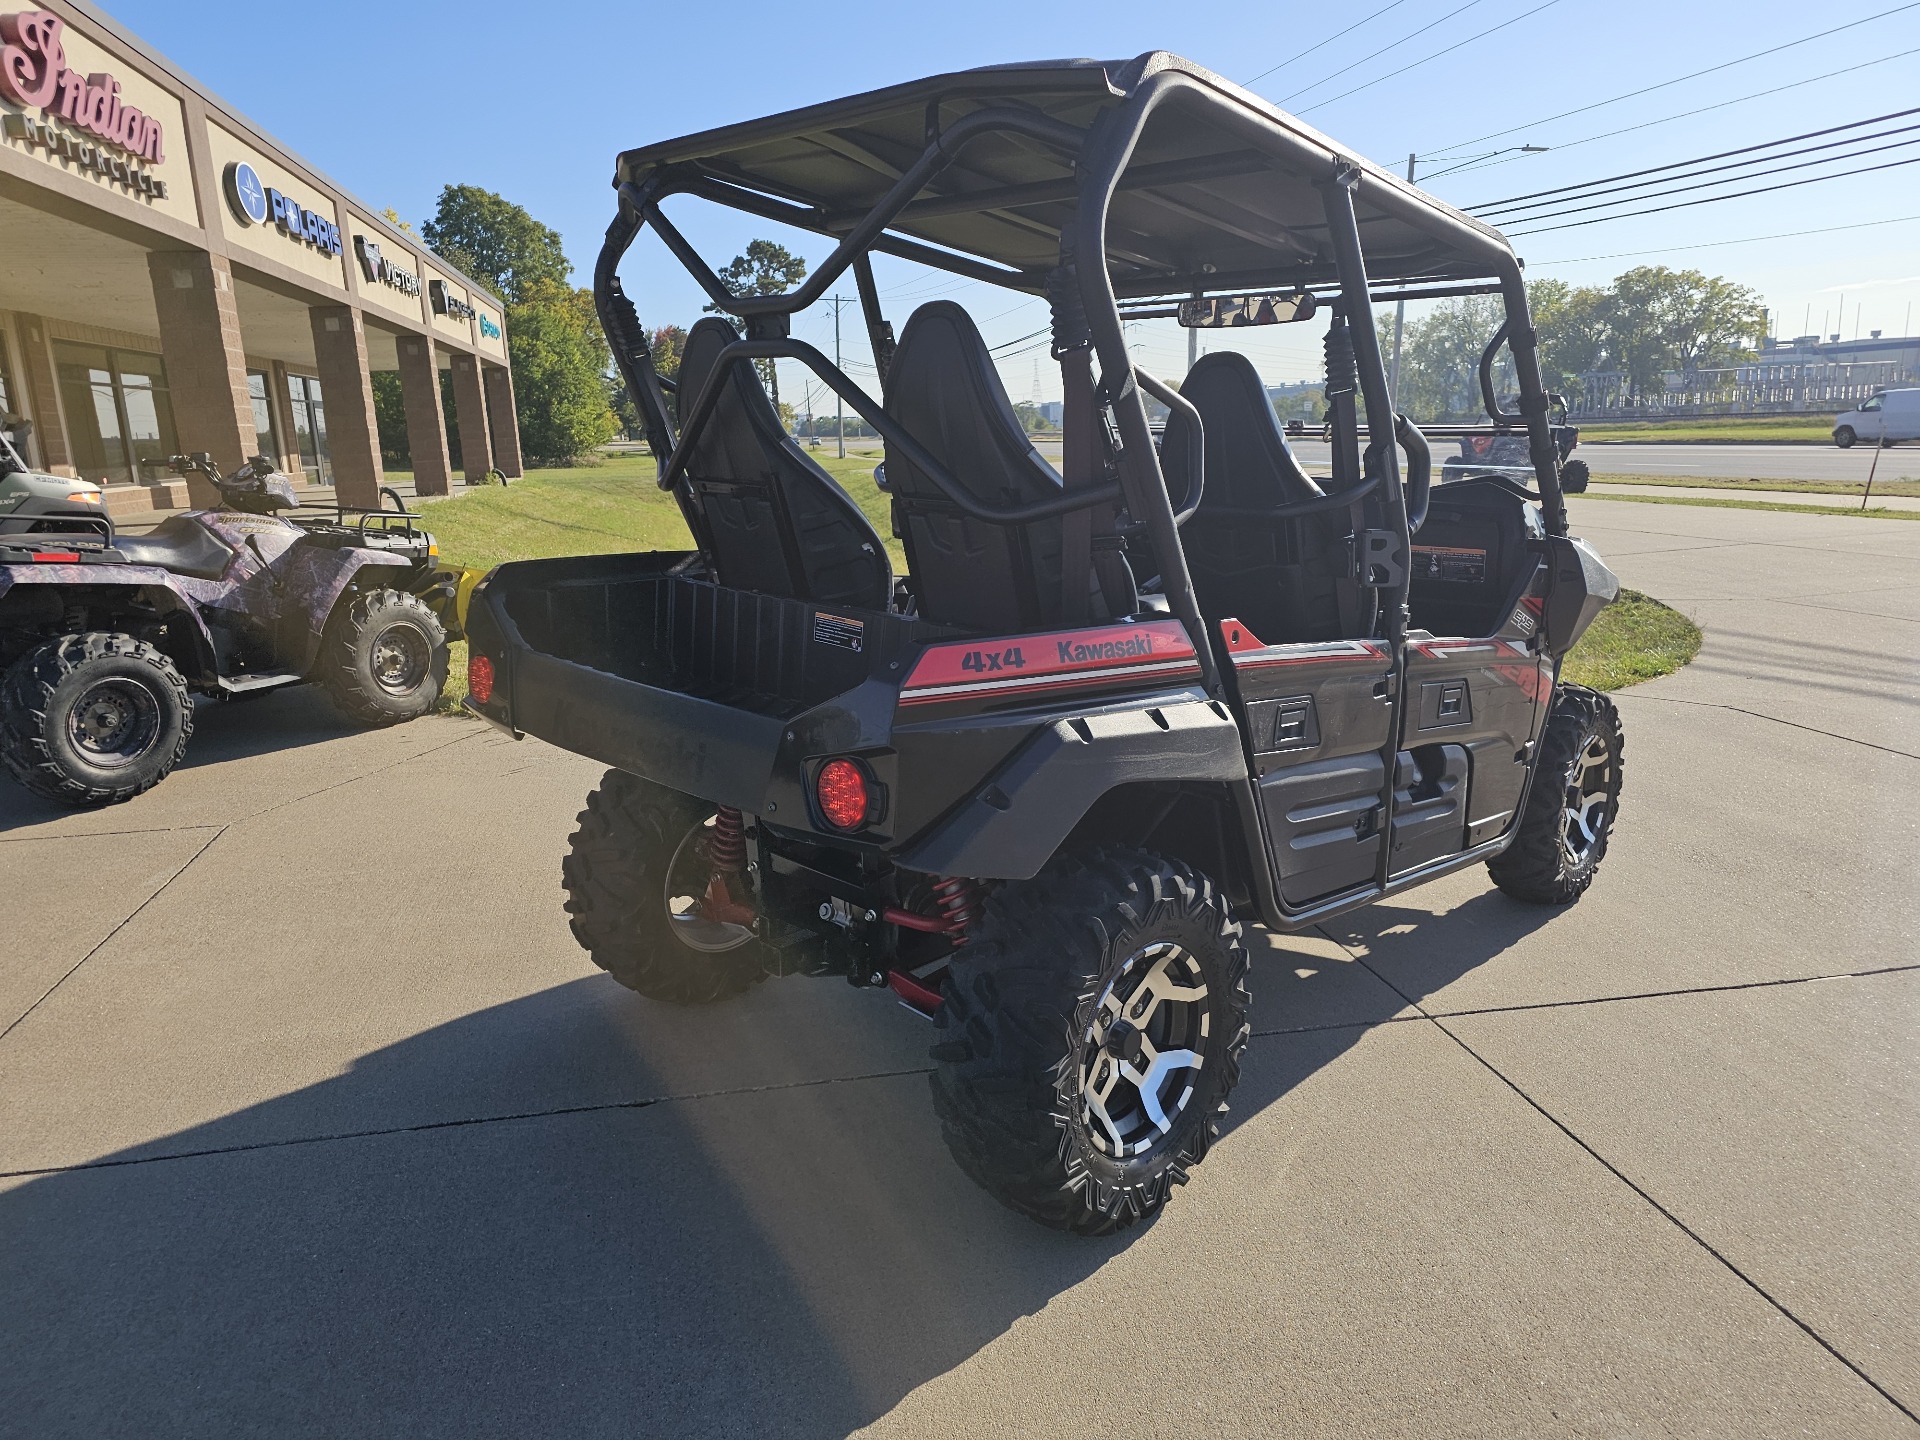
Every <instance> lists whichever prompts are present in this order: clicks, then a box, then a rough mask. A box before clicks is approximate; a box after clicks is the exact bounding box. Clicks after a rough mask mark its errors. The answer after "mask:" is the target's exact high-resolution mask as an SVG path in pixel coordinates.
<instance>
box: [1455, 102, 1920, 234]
mask: <svg viewBox="0 0 1920 1440" xmlns="http://www.w3.org/2000/svg"><path fill="white" fill-rule="evenodd" d="M1909 115H1920V106H1916V107H1915V108H1913V109H1911V110H1895V111H1894V112H1893V113H1891V114H1889V115H1875V116H1872V117H1871V118H1869V119H1866V120H1849V121H1848V122H1847V123H1846V124H1844V125H1829V126H1828V127H1827V128H1826V129H1824V130H1808V131H1806V132H1805V133H1803V134H1800V135H1786V136H1783V137H1781V138H1780V139H1778V140H1767V141H1764V142H1762V143H1761V144H1758V145H1743V146H1741V147H1740V148H1739V149H1738V150H1721V151H1718V152H1716V153H1715V154H1712V155H1699V156H1696V157H1694V158H1693V159H1691V160H1674V161H1671V162H1669V163H1668V164H1665V165H1651V166H1648V167H1647V168H1646V169H1644V170H1628V171H1626V172H1625V173H1624V174H1620V175H1603V176H1602V177H1601V178H1600V179H1598V180H1585V181H1582V182H1581V183H1580V184H1578V185H1561V186H1558V187H1556V188H1555V189H1552V190H1535V191H1532V192H1530V193H1529V194H1526V195H1509V196H1507V197H1506V198H1505V199H1504V200H1489V201H1487V202H1485V203H1484V204H1481V205H1470V206H1466V207H1464V208H1466V209H1469V210H1471V211H1473V212H1474V213H1475V214H1476V215H1477V214H1480V213H1481V212H1483V211H1487V210H1504V209H1507V208H1508V207H1509V206H1515V205H1518V204H1520V202H1522V201H1524V200H1538V199H1542V198H1544V197H1546V196H1551V195H1567V194H1570V193H1571V192H1573V191H1575V190H1591V189H1592V188H1593V187H1594V186H1596V185H1611V184H1612V183H1613V182H1614V181H1616V180H1632V179H1634V178H1635V177H1636V176H1640V175H1657V174H1659V173H1660V172H1662V171H1664V170H1684V169H1686V168H1687V167H1688V166H1689V165H1704V164H1706V163H1707V161H1709V160H1725V159H1727V158H1728V157H1729V156H1733V155H1751V154H1752V153H1753V152H1754V151H1756V150H1773V149H1776V148H1778V147H1779V146H1781V145H1792V144H1794V143H1795V142H1796V141H1800V140H1817V139H1819V137H1820V136H1822V135H1837V134H1839V133H1840V132H1841V131H1842V130H1858V129H1861V128H1862V127H1863V126H1867V125H1878V124H1879V123H1880V122H1881V121H1883V120H1904V119H1905V118H1906V117H1907V116H1909ZM1902 128H1903V129H1907V130H1911V129H1914V128H1916V127H1914V126H1911V125H1908V126H1904V127H1902ZM1881 133H1882V134H1887V135H1892V134H1898V133H1900V132H1899V131H1894V130H1888V131H1882V132H1881ZM1876 138H1878V137H1877V136H1873V135H1860V136H1855V137H1853V138H1852V139H1849V140H1833V141H1829V142H1828V144H1827V145H1816V146H1812V147H1810V148H1811V149H1814V150H1824V149H1829V148H1831V147H1832V146H1835V145H1851V144H1853V143H1855V141H1858V140H1872V139H1876ZM1787 153H1788V154H1793V155H1804V154H1807V153H1808V151H1806V150H1793V151H1789V152H1787ZM1766 158H1767V159H1769V160H1782V159H1785V158H1786V156H1785V155H1771V156H1767V157H1766ZM1744 163H1746V164H1758V163H1760V162H1759V161H1746V162H1744ZM1725 168H1727V169H1735V168H1738V167H1736V166H1727V167H1725ZM1702 173H1705V172H1702ZM1649 183H1651V182H1649Z"/></svg>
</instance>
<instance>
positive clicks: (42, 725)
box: [0, 631, 193, 805]
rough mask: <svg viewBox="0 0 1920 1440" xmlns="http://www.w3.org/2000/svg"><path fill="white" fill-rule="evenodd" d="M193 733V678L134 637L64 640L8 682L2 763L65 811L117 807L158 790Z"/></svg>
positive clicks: (2, 710) (0, 717)
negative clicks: (185, 676)
mask: <svg viewBox="0 0 1920 1440" xmlns="http://www.w3.org/2000/svg"><path fill="white" fill-rule="evenodd" d="M192 735H193V703H192V701H191V700H190V699H189V698H188V695H187V682H186V681H185V680H184V679H182V678H181V675H180V672H179V671H178V670H177V669H175V668H174V664H173V661H171V660H169V659H168V658H167V657H166V656H165V655H164V654H162V653H161V652H160V651H159V650H156V649H155V648H154V647H153V646H151V645H149V644H147V643H146V642H145V641H144V640H136V639H134V638H133V637H132V636H131V635H117V634H109V633H106V632H103V631H92V632H89V633H87V634H84V635H63V636H61V637H60V638H59V639H57V640H49V641H47V642H46V643H45V644H44V645H41V646H40V647H38V648H37V649H35V650H31V651H29V652H28V653H27V654H25V655H23V656H21V657H20V659H19V660H17V661H15V662H14V664H13V667H12V668H11V669H10V670H8V671H7V674H6V678H5V680H4V681H0V760H3V761H4V762H5V764H6V767H7V772H8V773H9V774H11V775H12V776H13V778H14V779H16V780H18V781H19V782H20V783H21V784H22V785H24V786H26V787H27V789H29V790H31V791H33V792H34V793H35V794H36V795H42V796H45V797H46V798H47V799H49V800H56V801H58V802H60V803H61V804H63V805H111V804H115V803H116V802H118V801H121V800H131V799H132V798H133V797H134V796H135V795H138V794H140V793H141V792H142V791H143V790H151V789H152V788H153V787H154V786H155V785H158V784H159V783H160V782H161V781H162V780H164V779H166V778H167V774H168V772H170V771H171V770H172V769H173V767H174V766H175V765H177V764H179V763H180V757H181V756H182V755H184V754H186V753H187V741H188V740H189V739H190V738H191V737H192Z"/></svg>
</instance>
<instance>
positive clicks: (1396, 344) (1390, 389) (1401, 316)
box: [1387, 155, 1420, 406]
mask: <svg viewBox="0 0 1920 1440" xmlns="http://www.w3.org/2000/svg"><path fill="white" fill-rule="evenodd" d="M1419 159H1420V157H1419V156H1418V155H1409V156H1407V183H1408V184H1409V185H1411V184H1412V183H1413V167H1414V164H1415V163H1416V162H1417V161H1418V160H1419ZM1406 329H1407V302H1406V301H1404V300H1396V301H1394V304H1393V365H1392V368H1391V369H1389V370H1388V372H1387V399H1388V401H1389V403H1391V404H1393V405H1396V406H1397V405H1399V403H1400V337H1401V336H1402V335H1403V334H1405V333H1406Z"/></svg>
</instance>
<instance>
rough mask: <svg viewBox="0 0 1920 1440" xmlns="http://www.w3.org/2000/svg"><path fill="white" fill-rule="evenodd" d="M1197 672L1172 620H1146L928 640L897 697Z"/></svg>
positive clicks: (1013, 691)
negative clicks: (937, 641) (1035, 632)
mask: <svg viewBox="0 0 1920 1440" xmlns="http://www.w3.org/2000/svg"><path fill="white" fill-rule="evenodd" d="M1199 673H1200V662H1199V661H1198V659H1196V658H1195V656H1194V650H1193V642H1192V641H1191V640H1190V639H1188V637H1187V632H1186V628H1185V627H1184V626H1183V625H1181V624H1180V622H1179V621H1177V620H1147V621H1142V622H1140V623H1138V624H1128V625H1098V626H1094V627H1092V628H1090V629H1085V630H1055V631H1050V632H1048V633H1046V634H1041V635H1009V636H1002V637H999V638H995V639H991V640H959V641H953V642H950V643H948V644H945V645H933V646H929V647H928V648H927V649H926V650H925V651H923V652H922V653H921V656H920V659H919V660H918V661H917V662H916V663H915V665H914V667H913V673H912V674H910V675H909V676H907V683H906V684H905V686H903V687H902V689H901V692H900V703H901V704H903V705H923V704H927V703H929V702H931V701H936V700H957V699H963V698H966V697H969V696H976V695H994V696H999V695H1023V694H1029V693H1032V692H1034V691H1039V690H1053V689H1064V688H1068V687H1073V688H1078V687H1082V686H1088V685H1103V684H1112V683H1115V682H1118V681H1124V680H1133V679H1139V678H1145V677H1147V676H1153V677H1155V678H1159V677H1165V678H1167V679H1173V678H1176V677H1180V678H1184V677H1186V676H1190V675H1198V674H1199Z"/></svg>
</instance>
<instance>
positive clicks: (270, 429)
mask: <svg viewBox="0 0 1920 1440" xmlns="http://www.w3.org/2000/svg"><path fill="white" fill-rule="evenodd" d="M270 383H271V382H270V381H269V380H268V378H267V372H266V371H264V370H249V371H248V372H247V399H248V400H249V401H251V402H252V404H253V449H254V453H255V454H258V455H266V456H269V457H271V458H272V460H273V463H274V464H275V465H285V464H286V456H285V455H284V454H282V452H281V450H280V427H279V426H278V425H276V424H274V423H273V400H272V395H273V392H272V390H271V389H270V388H269V385H270Z"/></svg>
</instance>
